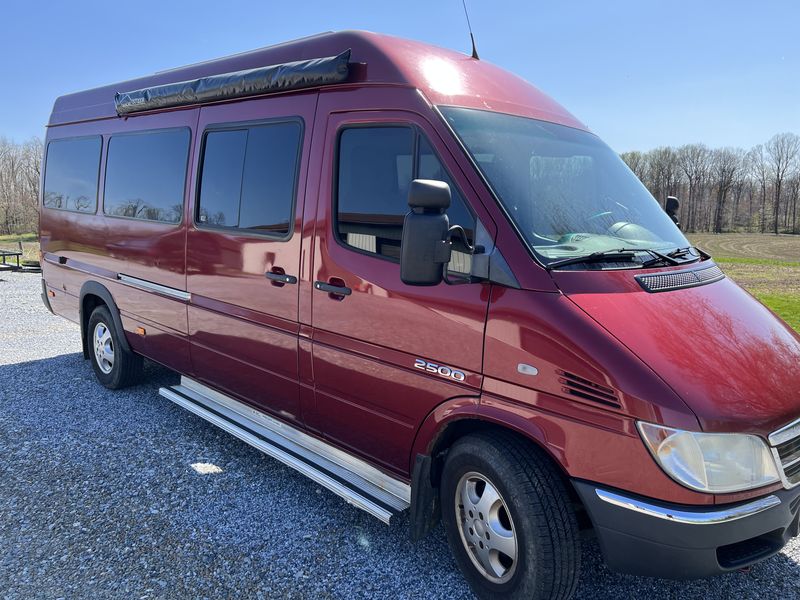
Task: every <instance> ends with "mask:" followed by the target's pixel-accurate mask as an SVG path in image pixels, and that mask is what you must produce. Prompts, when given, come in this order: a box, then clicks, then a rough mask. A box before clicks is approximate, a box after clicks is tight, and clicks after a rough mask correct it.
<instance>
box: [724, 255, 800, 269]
mask: <svg viewBox="0 0 800 600" xmlns="http://www.w3.org/2000/svg"><path fill="white" fill-rule="evenodd" d="M713 258H714V262H718V263H720V264H734V265H764V266H768V267H794V268H797V267H800V262H795V261H790V260H774V259H771V258H741V257H738V256H714V257H713Z"/></svg>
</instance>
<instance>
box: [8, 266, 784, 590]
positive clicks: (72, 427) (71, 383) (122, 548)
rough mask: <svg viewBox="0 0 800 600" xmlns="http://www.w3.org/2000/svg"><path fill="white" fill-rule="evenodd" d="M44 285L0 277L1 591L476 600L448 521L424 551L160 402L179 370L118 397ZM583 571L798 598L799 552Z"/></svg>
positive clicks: (591, 548)
mask: <svg viewBox="0 0 800 600" xmlns="http://www.w3.org/2000/svg"><path fill="white" fill-rule="evenodd" d="M39 285H40V284H39V277H38V276H37V275H33V274H13V273H0V315H2V319H3V320H2V321H0V456H2V460H0V597H2V598H26V599H27V598H80V597H93V598H175V597H184V598H186V597H189V598H225V597H237V598H249V597H280V598H283V597H288V598H317V597H322V598H328V597H331V598H348V599H349V598H372V597H392V598H463V597H469V596H470V594H469V590H468V588H467V586H466V584H465V583H464V580H463V579H462V577H461V575H460V574H459V573H458V571H457V570H456V566H455V564H454V562H453V560H452V558H451V557H450V552H449V550H448V548H447V544H446V542H445V539H444V533H443V531H442V529H441V527H439V528H437V529H436V530H435V531H434V532H433V533H432V534H431V535H430V536H429V537H428V538H427V539H425V540H424V541H423V542H420V543H417V544H412V543H411V542H409V541H408V539H407V538H408V524H407V522H406V521H405V520H404V519H400V520H399V521H398V522H396V523H394V524H393V525H392V526H389V527H387V526H385V525H383V524H382V523H380V522H379V521H377V520H375V519H373V518H372V517H370V516H368V515H366V514H365V513H362V512H361V511H359V510H357V509H355V508H353V507H351V506H349V505H348V504H346V503H345V502H344V501H343V500H341V499H339V498H338V497H337V496H335V495H333V494H332V493H329V492H328V491H326V490H322V489H320V488H319V487H318V486H316V485H315V484H314V483H313V482H311V481H310V480H308V479H305V478H304V477H303V476H301V475H299V474H297V473H296V472H294V471H292V470H291V469H289V468H288V467H284V466H283V465H281V464H279V463H278V462H276V461H274V460H272V459H269V458H267V457H265V456H263V455H261V454H260V453H259V452H257V451H256V450H254V449H252V448H250V447H249V446H247V445H246V444H244V443H243V442H240V441H238V440H236V439H235V438H233V437H232V436H230V435H228V434H226V433H224V432H222V431H220V430H218V429H216V428H215V427H213V426H212V425H209V424H207V423H205V422H204V421H202V420H201V419H199V418H198V417H195V416H194V415H192V414H190V413H188V412H185V411H183V410H182V409H181V408H179V407H177V406H176V405H174V404H172V403H171V402H169V401H168V400H166V399H163V398H161V397H160V396H159V395H158V388H159V386H163V385H165V384H172V383H174V382H177V376H176V375H175V374H174V373H172V372H170V371H167V370H165V369H163V368H161V367H158V366H155V365H150V364H149V365H148V366H147V375H148V377H147V381H146V383H144V384H142V385H139V386H137V387H134V388H130V389H127V390H124V391H121V392H111V391H108V390H106V389H105V388H102V387H101V386H100V385H99V384H97V383H96V382H95V380H94V376H93V373H92V370H91V368H90V365H89V363H88V362H84V361H83V360H82V359H81V356H80V342H79V338H78V330H77V327H76V326H75V325H74V324H72V323H69V322H68V321H66V320H64V319H61V318H59V317H54V316H52V315H50V314H49V313H48V312H47V311H46V310H45V309H44V307H43V306H42V305H41V300H40V299H39V292H40V287H39ZM197 463H207V464H209V465H215V466H216V467H218V469H213V468H207V469H205V470H210V471H218V472H212V473H206V474H200V473H198V472H197V470H196V469H195V468H193V467H192V465H193V464H197ZM583 563H584V567H583V575H582V581H581V587H580V590H579V592H578V597H579V598H608V597H614V598H687V597H688V598H700V597H702V598H707V599H708V598H725V599H727V598H733V597H735V598H762V599H765V598H797V597H800V542H798V541H794V542H793V543H791V544H790V545H789V546H787V547H786V548H785V549H784V551H783V552H781V553H780V554H779V555H778V556H776V557H774V558H772V559H771V560H768V561H766V562H764V563H762V564H760V565H757V566H756V567H754V568H753V569H752V570H751V571H750V572H747V573H734V574H730V575H726V576H723V577H718V578H714V579H710V580H704V581H698V582H689V583H680V582H669V581H660V580H652V579H640V578H634V577H626V576H621V575H616V574H614V573H611V572H610V571H608V570H607V569H606V568H605V567H604V566H603V565H602V563H601V561H600V558H599V554H598V550H597V546H596V544H595V543H594V542H588V543H586V544H585V545H584V554H583Z"/></svg>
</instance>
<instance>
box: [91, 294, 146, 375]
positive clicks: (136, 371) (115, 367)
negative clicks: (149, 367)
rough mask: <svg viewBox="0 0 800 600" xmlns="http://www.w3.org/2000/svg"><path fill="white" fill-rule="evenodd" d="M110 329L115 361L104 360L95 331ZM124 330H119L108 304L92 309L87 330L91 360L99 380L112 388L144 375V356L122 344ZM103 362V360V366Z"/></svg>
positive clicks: (110, 341) (109, 333)
mask: <svg viewBox="0 0 800 600" xmlns="http://www.w3.org/2000/svg"><path fill="white" fill-rule="evenodd" d="M98 326H100V327H101V328H104V329H100V330H99V331H104V330H107V331H108V335H109V339H108V344H109V347H110V349H111V350H112V352H113V362H103V361H102V359H100V358H98V353H97V351H96V340H95V331H96V328H97V327H98ZM121 335H122V332H119V331H117V328H116V327H115V326H114V319H112V318H111V313H110V312H109V310H108V308H107V307H106V306H98V307H97V308H95V309H94V311H92V314H91V316H90V317H89V323H88V325H87V330H86V339H87V341H88V344H89V360H91V362H92V368H93V369H94V374H95V375H96V376H97V380H98V381H99V382H100V383H102V384H103V385H104V386H105V387H107V388H108V389H110V390H118V389H120V388H124V387H128V386H129V385H133V384H135V383H138V382H139V380H140V379H141V377H142V357H141V356H139V355H138V354H134V353H133V352H131V351H130V350H125V348H123V347H122V344H120V336H121ZM101 362H103V364H102V366H101Z"/></svg>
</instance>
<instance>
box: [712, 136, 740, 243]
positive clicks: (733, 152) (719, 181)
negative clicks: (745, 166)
mask: <svg viewBox="0 0 800 600" xmlns="http://www.w3.org/2000/svg"><path fill="white" fill-rule="evenodd" d="M743 157H744V152H743V151H742V150H739V149H738V148H720V149H718V150H714V151H713V152H712V155H711V176H712V178H713V179H712V181H713V185H714V187H715V188H716V203H715V206H714V233H721V232H722V229H723V225H724V219H725V204H726V202H727V199H728V193H729V192H730V190H731V188H732V187H733V185H734V182H735V180H736V175H737V173H738V171H739V169H740V168H741V165H742V159H743Z"/></svg>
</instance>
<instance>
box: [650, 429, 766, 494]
mask: <svg viewBox="0 0 800 600" xmlns="http://www.w3.org/2000/svg"><path fill="white" fill-rule="evenodd" d="M637 425H638V427H639V433H640V434H641V435H642V439H643V440H644V442H645V445H646V446H647V447H648V448H649V450H650V453H651V454H652V455H653V457H654V458H655V459H656V462H658V464H659V465H661V468H662V469H664V471H665V472H666V473H667V475H669V476H670V477H672V478H673V479H675V480H676V481H677V482H678V483H680V484H682V485H685V486H686V487H688V488H691V489H693V490H697V491H700V492H708V493H710V494H724V493H727V492H740V491H742V490H749V489H752V488H757V487H761V486H762V485H767V484H769V483H773V482H775V481H779V480H780V478H779V477H778V470H777V468H776V466H775V460H774V459H773V457H772V454H771V453H770V451H769V448H767V445H766V443H764V440H762V439H761V438H760V437H758V436H755V435H747V434H741V433H698V432H692V431H681V430H680V429H672V428H671V427H662V426H661V425H652V424H650V423H642V422H639V423H637Z"/></svg>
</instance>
